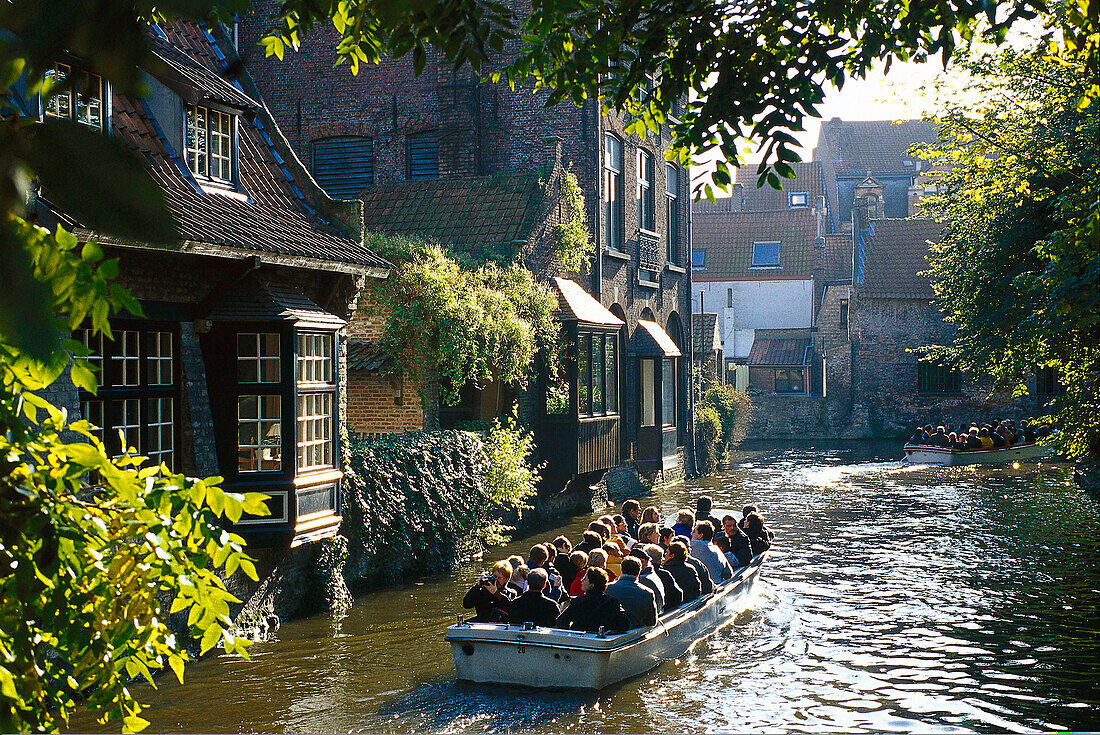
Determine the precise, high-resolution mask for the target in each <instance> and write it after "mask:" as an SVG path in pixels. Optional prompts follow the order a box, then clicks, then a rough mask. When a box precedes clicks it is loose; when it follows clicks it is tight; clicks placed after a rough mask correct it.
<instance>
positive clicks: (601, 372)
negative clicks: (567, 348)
mask: <svg viewBox="0 0 1100 735" xmlns="http://www.w3.org/2000/svg"><path fill="white" fill-rule="evenodd" d="M577 395H578V401H577V409H578V414H579V415H580V416H581V417H582V418H583V417H585V416H604V415H607V414H614V413H617V412H618V408H619V384H618V338H617V337H616V336H615V335H614V334H603V333H600V332H594V333H585V332H582V333H581V334H579V335H578V336H577ZM547 413H550V411H549V410H548V411H547Z"/></svg>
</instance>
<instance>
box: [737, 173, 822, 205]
mask: <svg viewBox="0 0 1100 735" xmlns="http://www.w3.org/2000/svg"><path fill="white" fill-rule="evenodd" d="M791 167H792V168H793V169H794V172H795V177H794V178H793V179H780V182H781V183H782V184H783V188H782V189H773V188H772V187H771V186H769V185H768V184H764V186H762V187H757V186H756V166H752V165H744V166H741V167H740V168H738V169H737V172H736V174H735V176H734V181H735V182H736V183H740V184H741V185H742V186H743V187H744V188H743V193H744V197H745V204H744V211H746V212H774V211H776V210H780V209H787V208H789V206H790V203H789V201H788V198H787V196H788V195H789V194H790V193H791V192H805V193H806V194H808V195H809V198H808V202H807V204H808V206H810V207H813V206H815V205H816V204H817V198H818V197H821V196H825V179H824V178H823V176H822V173H821V164H820V163H819V162H817V161H806V162H803V163H793V164H791Z"/></svg>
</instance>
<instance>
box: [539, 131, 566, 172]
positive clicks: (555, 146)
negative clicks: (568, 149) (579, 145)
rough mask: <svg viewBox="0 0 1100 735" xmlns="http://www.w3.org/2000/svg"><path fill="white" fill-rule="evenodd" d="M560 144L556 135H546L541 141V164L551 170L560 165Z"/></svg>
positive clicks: (560, 140) (559, 139)
mask: <svg viewBox="0 0 1100 735" xmlns="http://www.w3.org/2000/svg"><path fill="white" fill-rule="evenodd" d="M561 142H562V139H561V138H559V137H558V136H556V135H548V136H546V137H545V138H543V139H542V163H543V165H544V166H547V167H549V168H551V169H553V168H556V167H558V166H560V165H561Z"/></svg>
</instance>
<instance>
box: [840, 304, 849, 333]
mask: <svg viewBox="0 0 1100 735" xmlns="http://www.w3.org/2000/svg"><path fill="white" fill-rule="evenodd" d="M840 326H841V328H844V327H847V326H848V299H841V300H840Z"/></svg>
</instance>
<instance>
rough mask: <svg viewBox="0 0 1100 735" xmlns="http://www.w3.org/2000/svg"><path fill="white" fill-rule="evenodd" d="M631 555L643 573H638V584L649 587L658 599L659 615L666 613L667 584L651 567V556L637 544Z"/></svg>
mask: <svg viewBox="0 0 1100 735" xmlns="http://www.w3.org/2000/svg"><path fill="white" fill-rule="evenodd" d="M630 555H631V556H632V557H634V558H635V559H637V560H638V564H640V565H641V571H639V572H638V584H640V585H644V586H645V587H648V588H649V590H650V591H651V592H653V596H654V597H655V598H657V614H658V615H660V614H661V613H663V612H664V611H665V583H664V581H662V580H661V578H660V577H658V576H657V573H656V572H655V571H654V570H653V568H652V567H650V565H649V554H647V553H645V551H643V550H642V546H641V544H635V548H633V549H631V550H630Z"/></svg>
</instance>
